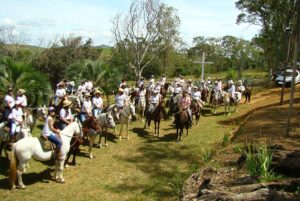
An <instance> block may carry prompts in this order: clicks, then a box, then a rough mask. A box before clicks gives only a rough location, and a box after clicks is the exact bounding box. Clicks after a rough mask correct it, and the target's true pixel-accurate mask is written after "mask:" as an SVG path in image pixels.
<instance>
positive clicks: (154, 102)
mask: <svg viewBox="0 0 300 201" xmlns="http://www.w3.org/2000/svg"><path fill="white" fill-rule="evenodd" d="M149 101H150V104H149V107H148V112H153V111H154V109H155V108H156V107H157V106H158V104H159V103H160V102H161V101H162V96H161V94H160V93H159V91H158V90H154V91H153V92H152V95H151V97H150V100H149Z"/></svg>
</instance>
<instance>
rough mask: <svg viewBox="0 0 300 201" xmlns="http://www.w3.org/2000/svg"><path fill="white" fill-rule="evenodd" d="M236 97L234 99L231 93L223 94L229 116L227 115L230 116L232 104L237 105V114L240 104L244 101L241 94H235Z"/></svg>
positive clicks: (235, 109)
mask: <svg viewBox="0 0 300 201" xmlns="http://www.w3.org/2000/svg"><path fill="white" fill-rule="evenodd" d="M234 95H235V97H234V98H232V97H231V94H230V93H228V92H223V102H224V105H225V114H227V115H230V105H231V104H232V105H235V108H234V112H236V111H237V106H238V103H239V102H240V101H241V99H242V94H241V93H240V92H235V93H234ZM232 101H233V102H232Z"/></svg>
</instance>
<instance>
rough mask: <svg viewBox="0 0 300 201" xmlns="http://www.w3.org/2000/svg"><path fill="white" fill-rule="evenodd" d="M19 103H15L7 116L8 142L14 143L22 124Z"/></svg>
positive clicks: (21, 112)
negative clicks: (8, 126)
mask: <svg viewBox="0 0 300 201" xmlns="http://www.w3.org/2000/svg"><path fill="white" fill-rule="evenodd" d="M21 104H22V103H21V101H16V104H15V106H14V108H13V109H12V112H11V114H10V115H9V121H10V125H11V127H10V142H15V141H16V134H17V133H19V132H20V129H21V126H22V123H23V110H22V105H21Z"/></svg>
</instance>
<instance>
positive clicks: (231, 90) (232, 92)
mask: <svg viewBox="0 0 300 201" xmlns="http://www.w3.org/2000/svg"><path fill="white" fill-rule="evenodd" d="M228 92H229V93H231V94H234V93H235V86H234V84H232V85H231V87H230V88H229V89H228Z"/></svg>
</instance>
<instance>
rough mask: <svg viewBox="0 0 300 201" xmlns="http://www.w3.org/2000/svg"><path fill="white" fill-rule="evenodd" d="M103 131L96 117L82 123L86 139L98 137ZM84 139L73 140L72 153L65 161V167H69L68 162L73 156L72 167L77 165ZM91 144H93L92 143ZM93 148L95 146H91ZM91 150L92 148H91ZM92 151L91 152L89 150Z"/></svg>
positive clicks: (70, 152) (69, 153)
mask: <svg viewBox="0 0 300 201" xmlns="http://www.w3.org/2000/svg"><path fill="white" fill-rule="evenodd" d="M100 130H101V127H100V125H99V123H98V121H97V119H96V118H95V117H89V118H87V119H86V120H85V121H84V122H83V123H82V131H83V135H84V137H87V138H89V137H90V135H97V133H99V132H100ZM83 141H84V139H83V138H80V137H75V138H73V139H72V140H71V146H70V151H69V152H68V154H67V158H66V160H65V165H66V166H67V165H68V160H69V158H70V156H71V154H73V160H72V163H71V164H72V165H76V155H77V153H78V152H79V150H80V149H79V147H80V145H81V144H82V143H83ZM90 143H91V142H90ZM91 146H93V144H90V147H91ZM90 149H91V148H90ZM89 151H90V150H89Z"/></svg>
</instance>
